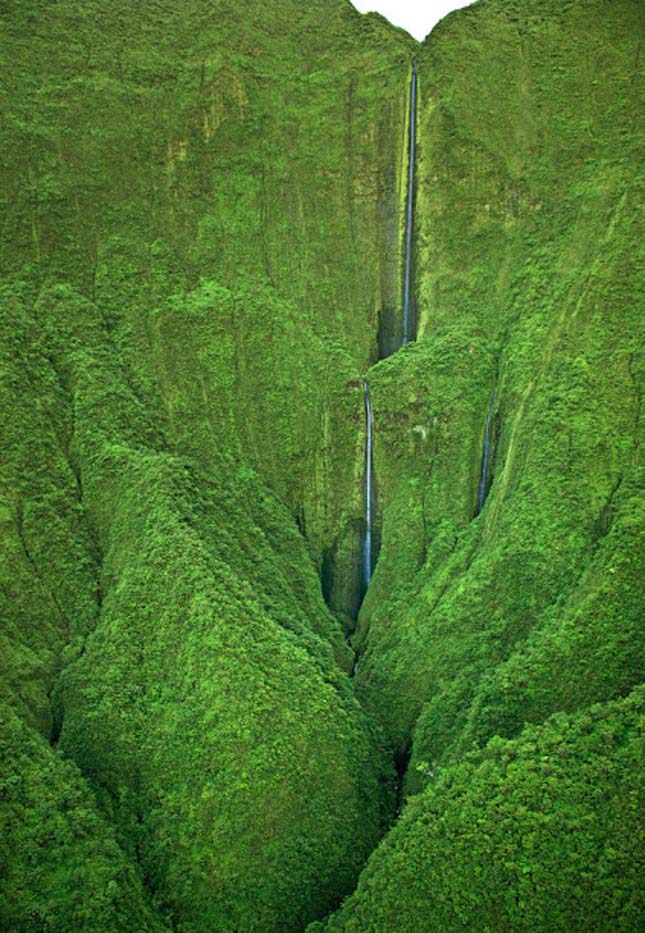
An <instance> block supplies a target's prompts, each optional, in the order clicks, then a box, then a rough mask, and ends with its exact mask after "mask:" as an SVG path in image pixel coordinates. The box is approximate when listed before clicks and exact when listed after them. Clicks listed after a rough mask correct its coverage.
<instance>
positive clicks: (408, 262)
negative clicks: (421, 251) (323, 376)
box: [401, 61, 417, 345]
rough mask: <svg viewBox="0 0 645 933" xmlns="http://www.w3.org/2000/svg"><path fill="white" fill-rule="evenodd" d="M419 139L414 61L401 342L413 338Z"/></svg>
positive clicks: (415, 64)
mask: <svg viewBox="0 0 645 933" xmlns="http://www.w3.org/2000/svg"><path fill="white" fill-rule="evenodd" d="M416 139H417V63H416V62H415V61H413V62H412V76H411V78H410V118H409V139H408V195H407V197H408V200H407V206H406V215H405V275H404V283H403V339H402V340H401V344H402V345H405V344H406V343H409V341H410V339H411V336H412V335H411V333H410V331H411V317H412V315H411V308H410V305H411V300H410V299H411V290H412V228H413V209H414V162H415V151H416Z"/></svg>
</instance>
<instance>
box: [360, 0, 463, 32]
mask: <svg viewBox="0 0 645 933" xmlns="http://www.w3.org/2000/svg"><path fill="white" fill-rule="evenodd" d="M352 3H353V4H354V6H355V7H356V9H357V10H359V11H360V12H361V13H367V12H368V11H370V10H372V11H375V12H377V13H381V15H382V16H385V18H386V19H389V21H390V22H391V23H394V25H395V26H402V27H403V28H404V29H407V31H408V32H409V33H410V35H412V36H414V38H415V39H418V40H419V42H421V41H422V40H423V39H425V37H426V36H427V35H428V33H429V32H430V30H431V29H433V27H434V26H436V25H437V23H438V22H439V20H440V19H443V17H444V16H447V14H448V13H450V11H451V10H458V9H459V7H462V6H468V4H469V3H472V0H464V2H461V3H460V2H455V0H452V2H451V0H352Z"/></svg>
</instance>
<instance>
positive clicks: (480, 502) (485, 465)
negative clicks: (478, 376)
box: [477, 392, 495, 514]
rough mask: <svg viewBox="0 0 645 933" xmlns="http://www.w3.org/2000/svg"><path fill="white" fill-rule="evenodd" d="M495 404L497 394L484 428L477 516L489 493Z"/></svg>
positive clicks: (493, 399) (489, 409)
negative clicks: (491, 439)
mask: <svg viewBox="0 0 645 933" xmlns="http://www.w3.org/2000/svg"><path fill="white" fill-rule="evenodd" d="M494 404H495V393H494V392H493V395H492V398H491V400H490V405H489V406H488V414H487V415H486V427H485V428H484V456H483V459H482V475H481V479H480V481H479V494H478V496H477V514H479V513H480V512H481V510H482V508H483V507H484V500H485V499H486V493H487V492H488V490H487V489H486V478H487V475H488V461H489V459H490V423H491V419H492V417H493V406H494Z"/></svg>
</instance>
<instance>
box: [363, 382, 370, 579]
mask: <svg viewBox="0 0 645 933" xmlns="http://www.w3.org/2000/svg"><path fill="white" fill-rule="evenodd" d="M363 397H364V399H365V427H366V432H367V437H366V442H365V541H364V542H363V567H364V573H365V588H366V589H367V587H368V586H369V583H370V580H371V579H372V400H371V398H370V387H369V385H368V384H367V380H366V379H363Z"/></svg>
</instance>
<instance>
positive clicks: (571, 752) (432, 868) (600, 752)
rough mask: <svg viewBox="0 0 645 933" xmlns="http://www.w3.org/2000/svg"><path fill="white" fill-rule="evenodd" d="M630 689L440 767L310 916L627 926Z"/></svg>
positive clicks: (635, 755) (636, 738)
mask: <svg viewBox="0 0 645 933" xmlns="http://www.w3.org/2000/svg"><path fill="white" fill-rule="evenodd" d="M643 699H644V697H643V691H642V690H639V691H637V692H635V693H634V694H631V695H630V696H629V697H627V698H626V699H624V700H621V701H619V702H616V703H611V704H606V705H600V704H599V705H595V706H592V707H590V708H589V710H587V711H585V712H580V713H577V714H575V715H573V716H566V715H564V714H557V715H556V716H554V717H552V718H551V719H549V720H547V722H546V723H544V725H541V726H536V727H529V728H527V729H525V730H524V732H523V733H522V735H521V736H520V737H519V738H517V739H513V740H510V741H508V740H503V739H500V738H495V739H493V740H492V741H491V742H489V743H488V745H487V746H486V747H485V748H484V749H483V750H482V751H481V752H480V753H478V754H473V755H470V756H468V757H467V758H466V759H465V760H464V761H463V762H461V763H460V764H458V765H456V766H454V767H453V768H450V769H447V770H446V772H445V774H444V775H442V776H441V777H440V778H439V779H438V780H437V781H436V782H434V783H433V784H432V785H431V786H430V787H428V788H427V789H426V790H425V791H424V792H423V793H422V794H420V795H418V796H417V797H415V798H414V799H413V800H412V801H411V803H410V805H409V806H408V807H407V808H406V811H405V813H404V815H403V817H402V818H401V820H400V822H399V823H398V824H397V826H396V828H395V829H393V830H392V831H391V832H390V833H389V835H388V836H387V838H386V840H385V841H384V842H383V843H382V844H381V846H380V847H379V849H378V850H377V851H376V853H375V854H374V855H373V856H372V858H371V859H370V861H369V863H368V866H367V868H366V869H365V871H364V872H363V874H362V875H361V881H360V883H359V886H358V890H357V892H356V894H354V895H353V896H352V897H351V898H350V899H349V900H348V901H347V902H346V904H345V905H344V906H343V908H342V910H341V911H339V912H338V914H336V915H335V916H334V917H333V918H332V919H331V920H330V921H329V923H328V924H327V925H326V926H324V927H323V926H322V924H320V925H319V924H316V925H313V926H312V927H310V930H312V931H313V930H315V929H316V928H318V929H325V930H328V931H330V933H331V931H340V930H342V931H347V933H350V931H355V933H359V931H360V933H371V931H375V933H376V931H378V933H380V931H382V930H401V931H405V933H412V931H415V930H491V931H492V930H522V931H524V930H526V931H529V930H607V931H609V930H637V929H638V927H639V924H640V920H641V918H642V915H643V914H642V910H643V903H642V895H641V894H640V893H639V886H640V879H641V878H642V873H643V869H644V868H645V865H644V864H643V861H644V860H643V853H642V849H641V848H640V845H639V842H640V835H641V834H640V829H641V827H640V817H641V813H640V803H641V798H642V791H643V786H642V783H643V782H642V770H641V768H640V765H641V764H642V741H641V739H642V735H641V728H640V727H641V726H642V714H643Z"/></svg>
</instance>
